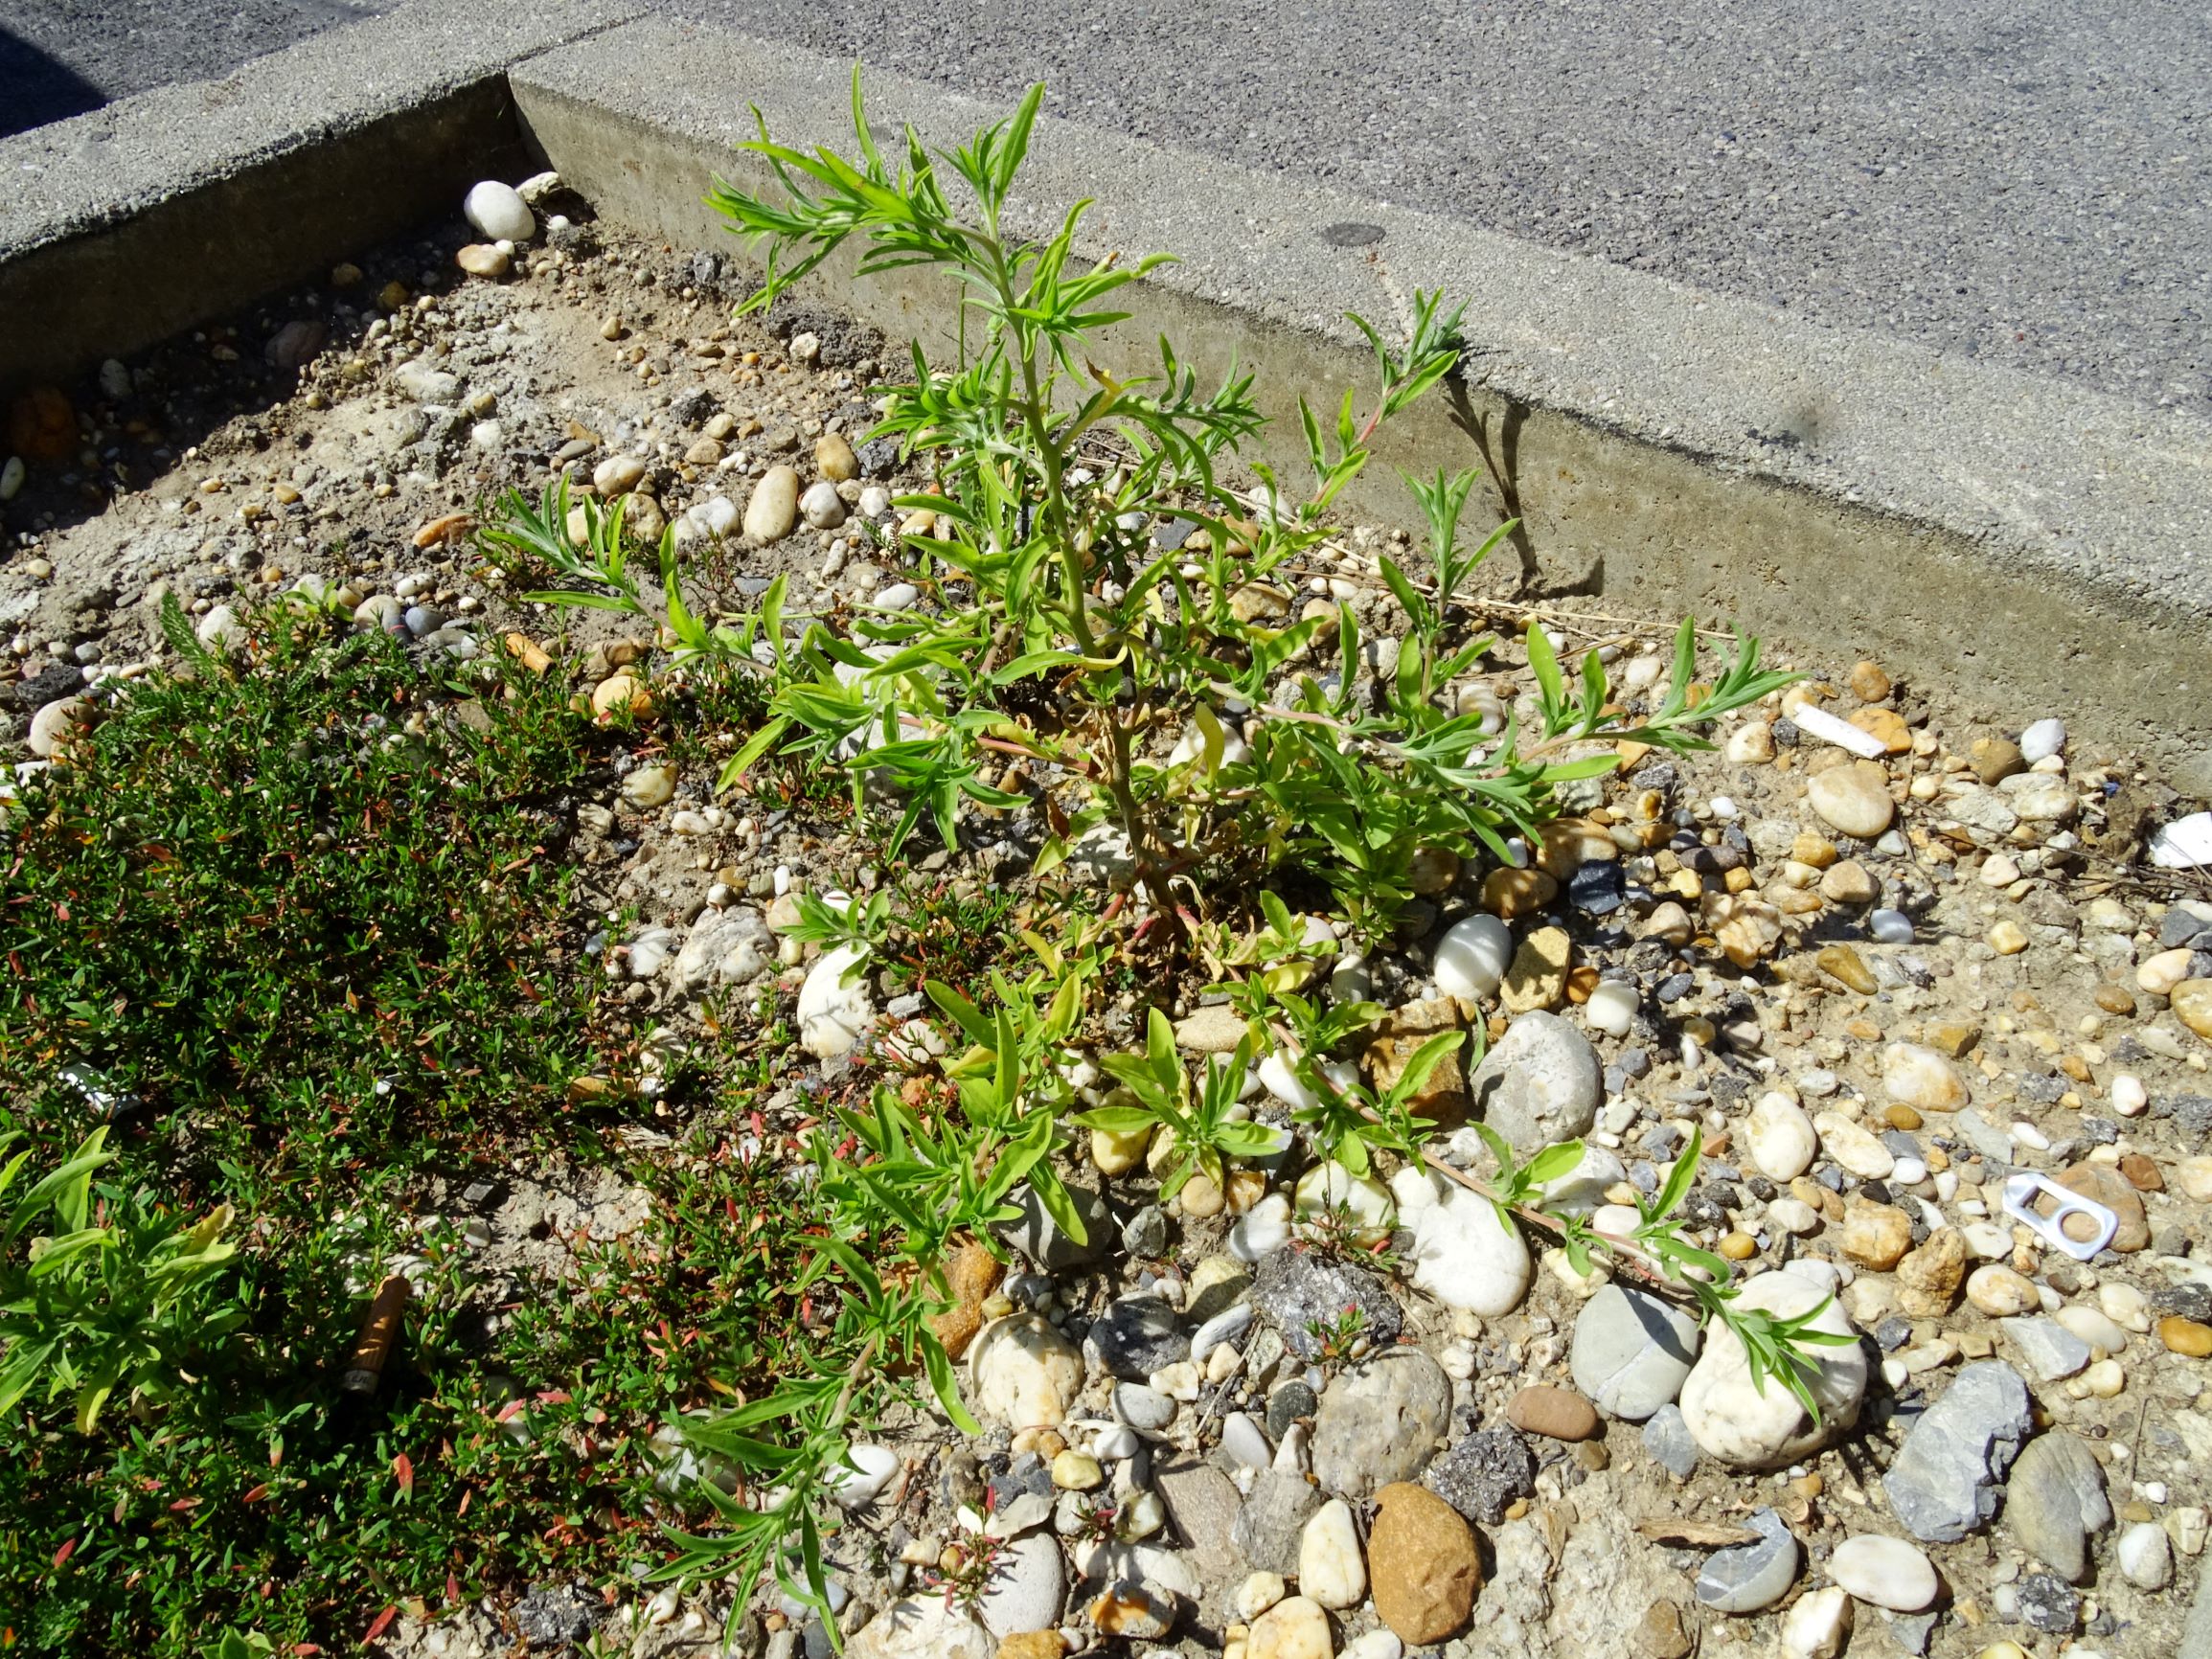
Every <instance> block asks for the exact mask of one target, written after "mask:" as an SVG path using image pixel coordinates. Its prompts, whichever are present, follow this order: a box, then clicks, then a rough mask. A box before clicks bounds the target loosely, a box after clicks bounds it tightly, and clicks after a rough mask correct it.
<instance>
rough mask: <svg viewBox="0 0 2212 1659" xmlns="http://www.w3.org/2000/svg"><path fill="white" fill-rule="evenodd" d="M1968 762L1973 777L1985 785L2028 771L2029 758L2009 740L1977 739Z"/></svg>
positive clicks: (1974, 741) (1968, 756) (1969, 754)
mask: <svg viewBox="0 0 2212 1659" xmlns="http://www.w3.org/2000/svg"><path fill="white" fill-rule="evenodd" d="M1967 760H1968V761H1969V762H1971V763H1972V765H1973V775H1974V776H1975V777H1977V778H1979V779H1980V780H1981V781H1982V782H1983V783H1984V784H1995V783H1997V782H1998V781H1999V780H2001V779H2005V778H2010V777H2012V776H2013V775H2014V774H2015V773H2018V772H2024V771H2026V770H2027V769H2028V758H2027V757H2026V756H2025V755H2023V754H2021V753H2020V746H2019V745H2018V743H2016V742H2014V741H2013V740H2012V739H2009V738H1976V739H1974V740H1973V749H1972V750H1971V751H1969V753H1968V755H1967Z"/></svg>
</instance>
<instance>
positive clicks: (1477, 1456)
mask: <svg viewBox="0 0 2212 1659" xmlns="http://www.w3.org/2000/svg"><path fill="white" fill-rule="evenodd" d="M1675 1415H1676V1418H1679V1417H1680V1416H1681V1413H1679V1412H1676V1414H1675ZM1686 1433H1687V1431H1685V1434H1686ZM1421 1484H1422V1485H1423V1486H1425V1487H1426V1488H1427V1489H1429V1490H1430V1491H1432V1492H1434V1493H1435V1494H1436V1495H1437V1496H1438V1497H1440V1498H1442V1499H1443V1500H1444V1501H1445V1502H1446V1503H1448V1504H1449V1505H1450V1506H1451V1507H1452V1508H1453V1509H1455V1510H1457V1511H1459V1512H1460V1513H1461V1514H1463V1515H1465V1516H1466V1517H1467V1518H1468V1519H1469V1520H1471V1521H1476V1522H1479V1523H1481V1524H1482V1525H1483V1526H1486V1527H1494V1526H1496V1525H1497V1524H1498V1523H1499V1522H1500V1521H1502V1520H1504V1519H1505V1511H1507V1510H1508V1509H1510V1508H1512V1506H1513V1505H1514V1503H1515V1502H1516V1500H1517V1499H1520V1498H1525V1497H1530V1496H1533V1495H1534V1494H1535V1492H1536V1454H1535V1453H1533V1452H1531V1451H1530V1450H1529V1449H1528V1443H1527V1442H1526V1441H1524V1440H1522V1439H1521V1438H1520V1436H1519V1435H1518V1434H1517V1433H1516V1432H1515V1431H1514V1430H1512V1429H1510V1428H1486V1429H1484V1430H1482V1431H1481V1432H1480V1433H1478V1434H1471V1435H1469V1436H1468V1437H1467V1438H1466V1439H1465V1440H1463V1441H1461V1442H1460V1443H1458V1444H1456V1445H1454V1446H1452V1447H1451V1448H1450V1449H1449V1450H1448V1451H1447V1452H1445V1453H1444V1454H1443V1455H1442V1456H1440V1457H1438V1458H1437V1459H1436V1461H1435V1462H1434V1463H1432V1464H1430V1465H1429V1466H1428V1468H1427V1470H1426V1472H1425V1473H1424V1474H1423V1475H1422V1477H1421Z"/></svg>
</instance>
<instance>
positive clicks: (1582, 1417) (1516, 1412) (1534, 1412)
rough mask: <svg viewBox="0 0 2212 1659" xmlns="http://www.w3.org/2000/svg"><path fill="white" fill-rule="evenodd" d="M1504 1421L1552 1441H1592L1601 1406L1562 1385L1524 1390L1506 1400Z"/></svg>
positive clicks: (1597, 1427)
mask: <svg viewBox="0 0 2212 1659" xmlns="http://www.w3.org/2000/svg"><path fill="white" fill-rule="evenodd" d="M1505 1420H1506V1421H1508V1422H1510V1423H1512V1424H1513V1426H1514V1427H1516V1428H1517V1429H1519V1430H1520V1431H1521V1432H1522V1433H1524V1434H1540V1435H1543V1436H1544V1437H1545V1438H1547V1439H1550V1440H1569V1441H1572V1440H1589V1439H1591V1438H1593V1437H1594V1436H1595V1435H1596V1434H1597V1433H1598V1429H1599V1424H1598V1408H1597V1407H1596V1406H1594V1405H1592V1404H1590V1402H1589V1401H1588V1400H1586V1399H1585V1398H1583V1397H1582V1396H1581V1395H1579V1394H1570V1393H1568V1392H1567V1391H1566V1390H1565V1389H1563V1388H1545V1387H1542V1386H1540V1385H1539V1386H1535V1387H1530V1388H1524V1389H1522V1390H1521V1391H1520V1392H1519V1393H1518V1394H1516V1395H1515V1396H1514V1397H1513V1398H1511V1399H1510V1400H1508V1401H1507V1402H1506V1407H1505Z"/></svg>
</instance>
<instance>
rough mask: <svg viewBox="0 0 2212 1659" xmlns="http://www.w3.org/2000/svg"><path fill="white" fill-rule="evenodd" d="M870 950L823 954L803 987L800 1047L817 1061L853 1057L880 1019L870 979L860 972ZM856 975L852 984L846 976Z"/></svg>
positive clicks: (845, 947)
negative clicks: (862, 1038) (864, 1034)
mask: <svg viewBox="0 0 2212 1659" xmlns="http://www.w3.org/2000/svg"><path fill="white" fill-rule="evenodd" d="M867 955H868V951H867V947H866V946H865V945H858V944H840V945H839V946H837V948H836V949H834V950H826V951H824V952H823V953H822V960H821V961H819V962H817V963H815V964H814V966H812V967H811V968H810V969H809V970H808V972H807V980H806V983H805V984H804V985H802V986H800V987H799V1046H800V1047H801V1048H803V1049H805V1050H806V1051H807V1052H808V1053H809V1054H810V1055H812V1056H813V1057H815V1058H816V1059H824V1060H828V1059H835V1058H836V1057H838V1056H839V1055H847V1054H851V1053H852V1052H853V1050H854V1048H855V1045H856V1044H858V1042H859V1041H860V1034H861V1033H862V1032H864V1031H865V1030H867V1028H868V1022H869V1021H870V1020H871V1019H873V1018H874V1017H875V1016H876V1005H875V1003H874V1002H873V1001H872V1000H871V999H870V998H869V995H868V985H867V980H866V978H865V977H864V976H863V975H862V974H861V973H860V972H859V971H858V970H859V968H860V966H861V965H862V963H863V962H864V961H865V960H866V958H867ZM848 972H850V973H852V974H853V979H852V982H851V983H850V984H848V983H847V982H846V978H845V976H846V974H847V973H848Z"/></svg>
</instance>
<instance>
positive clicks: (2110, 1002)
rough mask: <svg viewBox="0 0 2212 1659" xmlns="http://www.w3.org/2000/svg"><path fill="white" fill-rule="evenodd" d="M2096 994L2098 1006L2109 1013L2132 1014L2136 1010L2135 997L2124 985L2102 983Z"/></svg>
mask: <svg viewBox="0 0 2212 1659" xmlns="http://www.w3.org/2000/svg"><path fill="white" fill-rule="evenodd" d="M2095 994H2096V1001H2097V1006H2098V1007H2099V1008H2101V1009H2103V1010H2104V1011H2106V1012H2107V1013H2117V1014H2130V1013H2133V1012H2134V1011H2135V998H2134V996H2133V994H2132V992H2131V991H2130V990H2129V989H2128V988H2127V987H2126V986H2124V985H2100V986H2099V987H2097V989H2096V993H2095Z"/></svg>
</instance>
